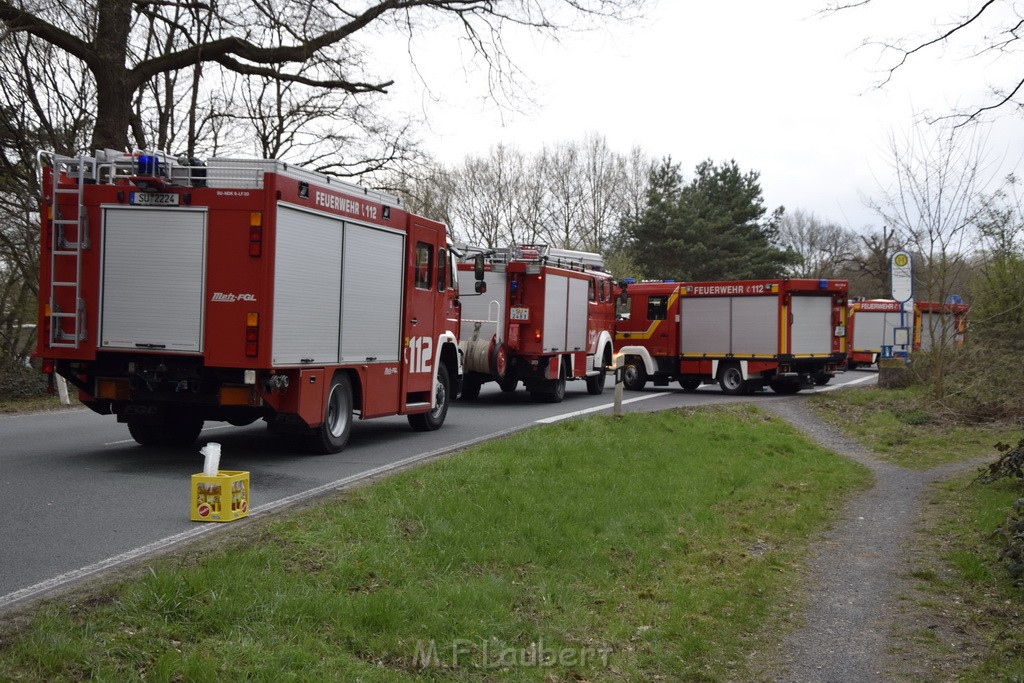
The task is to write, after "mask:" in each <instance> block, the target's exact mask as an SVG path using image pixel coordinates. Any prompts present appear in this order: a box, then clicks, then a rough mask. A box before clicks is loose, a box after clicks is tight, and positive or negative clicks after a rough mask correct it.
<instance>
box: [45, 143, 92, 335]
mask: <svg viewBox="0 0 1024 683" xmlns="http://www.w3.org/2000/svg"><path fill="white" fill-rule="evenodd" d="M52 162H53V172H52V174H51V176H50V179H51V181H52V183H53V186H52V188H51V195H50V202H51V204H50V205H51V207H52V210H53V215H52V217H51V219H50V244H51V249H50V340H49V341H50V346H51V347H56V348H73V349H77V348H78V347H79V344H80V343H81V342H82V341H83V340H84V339H85V338H86V327H85V301H84V300H83V299H82V251H83V250H85V249H88V248H89V221H88V215H87V214H86V211H85V207H84V206H83V205H82V195H83V192H84V189H85V185H86V181H87V179H88V180H92V179H93V178H95V174H96V160H95V159H93V158H92V157H86V156H81V157H64V156H56V155H55V156H53V157H52ZM62 178H63V179H64V184H65V185H67V184H68V182H69V181H72V179H73V182H74V183H75V185H74V187H66V186H65V187H61V179H62ZM69 196H72V197H74V203H73V204H72V203H71V202H67V201H61V200H62V199H65V198H67V197H69ZM58 273H59V274H60V277H58ZM72 273H74V277H73V278H71V277H70V276H71V274H72ZM61 303H63V304H64V306H63V308H62V307H61V305H60V304H61Z"/></svg>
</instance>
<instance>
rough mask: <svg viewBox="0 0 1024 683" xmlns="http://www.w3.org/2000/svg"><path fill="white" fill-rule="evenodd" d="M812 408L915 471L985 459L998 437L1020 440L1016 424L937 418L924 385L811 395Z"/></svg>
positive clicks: (882, 454)
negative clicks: (976, 423)
mask: <svg viewBox="0 0 1024 683" xmlns="http://www.w3.org/2000/svg"><path fill="white" fill-rule="evenodd" d="M811 406H813V407H814V408H815V409H816V411H817V413H818V415H820V416H821V417H822V418H823V419H825V420H826V421H828V422H830V423H832V424H834V425H837V426H838V427H840V428H842V429H843V430H844V431H846V432H847V433H849V434H850V435H852V436H853V437H854V438H855V439H857V441H859V442H860V443H861V444H863V445H864V446H866V447H868V448H870V449H872V450H873V451H874V452H875V453H877V454H878V457H879V459H880V460H885V461H887V462H891V463H893V464H895V465H899V466H901V467H909V468H911V469H918V470H927V469H931V468H932V467H936V466H938V465H943V464H946V463H950V462H960V461H964V460H971V459H974V458H978V457H984V456H987V455H990V454H992V453H993V452H994V451H993V450H992V445H993V444H995V443H996V442H997V441H999V440H1003V441H1007V440H1011V439H1012V441H1011V443H1017V438H1014V437H1013V436H1012V434H1013V433H1014V431H1013V427H1012V426H1008V425H1005V424H991V425H955V424H950V423H949V422H948V421H944V420H942V419H940V418H938V417H936V416H935V412H934V410H933V408H934V406H933V405H932V404H931V402H930V401H929V398H928V395H927V388H926V387H922V386H912V387H908V388H906V389H877V388H867V387H864V388H860V387H858V388H851V389H845V390H843V391H830V392H827V393H822V394H817V395H815V396H812V397H811ZM993 459H995V458H993Z"/></svg>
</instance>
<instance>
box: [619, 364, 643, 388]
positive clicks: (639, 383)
mask: <svg viewBox="0 0 1024 683" xmlns="http://www.w3.org/2000/svg"><path fill="white" fill-rule="evenodd" d="M645 384H647V370H645V369H644V363H643V361H642V360H640V359H639V358H637V357H636V356H630V357H629V358H627V359H626V365H625V366H623V368H622V386H624V387H626V388H627V389H629V390H630V391H641V390H643V388H644V385H645Z"/></svg>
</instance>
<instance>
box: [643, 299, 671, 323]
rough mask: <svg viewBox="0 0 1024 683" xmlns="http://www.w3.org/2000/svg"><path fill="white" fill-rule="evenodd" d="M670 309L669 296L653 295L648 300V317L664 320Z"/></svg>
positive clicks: (649, 318)
mask: <svg viewBox="0 0 1024 683" xmlns="http://www.w3.org/2000/svg"><path fill="white" fill-rule="evenodd" d="M667 311H668V297H667V296H652V297H651V298H649V299H648V300H647V319H648V320H664V319H665V314H666V313H667Z"/></svg>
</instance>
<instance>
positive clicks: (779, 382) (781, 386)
mask: <svg viewBox="0 0 1024 683" xmlns="http://www.w3.org/2000/svg"><path fill="white" fill-rule="evenodd" d="M768 386H770V387H771V388H772V391H774V392H775V393H776V394H795V393H797V392H798V391H800V382H799V381H797V380H791V379H773V380H772V381H771V382H769V383H768Z"/></svg>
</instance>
